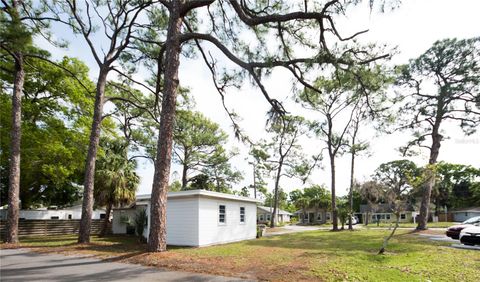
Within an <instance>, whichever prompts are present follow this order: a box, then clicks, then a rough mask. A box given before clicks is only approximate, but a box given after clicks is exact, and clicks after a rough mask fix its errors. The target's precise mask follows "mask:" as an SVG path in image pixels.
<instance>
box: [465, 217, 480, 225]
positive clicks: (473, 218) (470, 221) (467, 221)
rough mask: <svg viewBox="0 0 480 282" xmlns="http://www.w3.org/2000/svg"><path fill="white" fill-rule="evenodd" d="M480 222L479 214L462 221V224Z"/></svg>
mask: <svg viewBox="0 0 480 282" xmlns="http://www.w3.org/2000/svg"><path fill="white" fill-rule="evenodd" d="M475 223H480V216H476V217H472V218H469V219H467V220H465V221H464V222H463V224H475Z"/></svg>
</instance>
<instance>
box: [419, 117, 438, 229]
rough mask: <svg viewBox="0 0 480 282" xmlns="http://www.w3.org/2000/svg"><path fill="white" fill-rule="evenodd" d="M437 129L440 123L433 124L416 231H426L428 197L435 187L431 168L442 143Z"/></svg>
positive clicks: (433, 173)
mask: <svg viewBox="0 0 480 282" xmlns="http://www.w3.org/2000/svg"><path fill="white" fill-rule="evenodd" d="M437 120H438V119H437ZM439 128H440V122H437V123H435V126H434V127H433V133H432V147H431V150H430V159H429V160H428V164H429V167H427V168H426V171H425V175H426V178H427V180H426V182H425V184H424V188H423V189H424V190H423V195H422V203H421V206H420V216H419V218H418V225H417V230H425V229H427V222H428V213H429V208H430V197H431V195H432V189H433V186H435V172H434V171H433V169H432V167H431V166H432V165H434V164H435V163H437V158H438V154H439V152H440V145H441V141H442V135H440V134H439V133H438V132H439Z"/></svg>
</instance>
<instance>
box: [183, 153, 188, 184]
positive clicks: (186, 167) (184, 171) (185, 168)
mask: <svg viewBox="0 0 480 282" xmlns="http://www.w3.org/2000/svg"><path fill="white" fill-rule="evenodd" d="M185 155H186V154H185ZM187 173H188V166H187V164H186V163H185V164H183V170H182V190H187V184H188V179H187Z"/></svg>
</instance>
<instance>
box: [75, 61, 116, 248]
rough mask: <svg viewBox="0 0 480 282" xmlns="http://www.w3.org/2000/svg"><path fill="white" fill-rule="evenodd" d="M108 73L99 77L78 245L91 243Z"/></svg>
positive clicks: (101, 70)
mask: <svg viewBox="0 0 480 282" xmlns="http://www.w3.org/2000/svg"><path fill="white" fill-rule="evenodd" d="M108 71H109V69H108V68H107V67H101V68H100V73H99V75H98V81H97V89H96V94H95V105H94V112H93V121H92V129H91V131H90V143H89V145H88V153H87V161H86V164H85V179H84V186H83V204H82V218H81V220H80V230H79V235H78V243H89V242H90V229H91V224H92V213H93V184H94V178H95V161H96V159H97V151H98V143H99V141H100V129H101V124H102V114H103V104H104V99H105V86H106V84H107V75H108Z"/></svg>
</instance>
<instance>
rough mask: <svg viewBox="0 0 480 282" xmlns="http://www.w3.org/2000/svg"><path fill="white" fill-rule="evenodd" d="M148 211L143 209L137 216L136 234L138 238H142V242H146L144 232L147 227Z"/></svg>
mask: <svg viewBox="0 0 480 282" xmlns="http://www.w3.org/2000/svg"><path fill="white" fill-rule="evenodd" d="M147 220H148V217H147V211H146V210H144V209H142V210H140V211H138V212H137V214H136V215H135V233H136V234H137V236H138V237H140V240H141V241H146V239H145V237H144V236H143V230H144V229H145V227H146V226H147Z"/></svg>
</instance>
